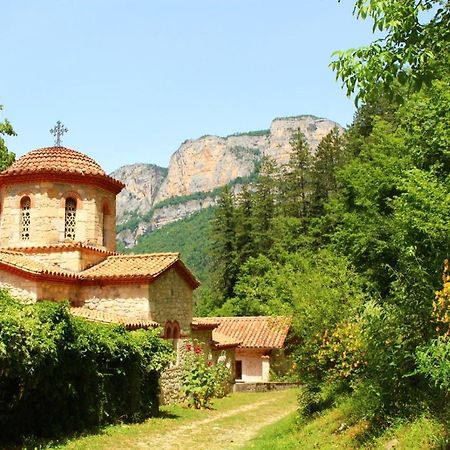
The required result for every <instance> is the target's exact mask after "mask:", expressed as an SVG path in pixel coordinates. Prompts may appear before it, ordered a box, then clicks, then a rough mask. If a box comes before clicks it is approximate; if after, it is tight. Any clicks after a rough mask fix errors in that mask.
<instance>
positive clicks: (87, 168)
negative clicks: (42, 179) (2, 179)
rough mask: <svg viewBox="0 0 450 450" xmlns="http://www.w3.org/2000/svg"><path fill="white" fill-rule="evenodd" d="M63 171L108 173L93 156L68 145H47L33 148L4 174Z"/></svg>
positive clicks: (93, 173) (92, 173)
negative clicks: (67, 146)
mask: <svg viewBox="0 0 450 450" xmlns="http://www.w3.org/2000/svg"><path fill="white" fill-rule="evenodd" d="M50 171H51V172H53V171H55V172H63V173H79V174H83V175H86V174H91V175H106V173H105V171H104V170H103V169H102V168H101V167H100V165H99V164H98V163H97V162H95V161H94V160H93V159H92V158H90V157H89V156H87V155H85V154H84V153H80V152H77V151H76V150H72V149H70V148H66V147H46V148H39V149H37V150H32V151H31V152H28V153H26V154H25V155H24V156H22V157H20V158H19V159H18V160H17V161H15V162H14V163H13V164H12V165H11V166H10V167H8V168H7V169H6V170H4V171H3V173H4V174H17V173H31V172H50Z"/></svg>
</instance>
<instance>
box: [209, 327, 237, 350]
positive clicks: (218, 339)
mask: <svg viewBox="0 0 450 450" xmlns="http://www.w3.org/2000/svg"><path fill="white" fill-rule="evenodd" d="M240 344H242V341H240V340H238V339H234V338H232V337H230V336H227V335H225V334H222V333H219V332H218V331H214V332H213V346H214V348H216V349H222V348H232V347H238V346H239V345H240Z"/></svg>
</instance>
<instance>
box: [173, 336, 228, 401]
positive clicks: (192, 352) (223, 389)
mask: <svg viewBox="0 0 450 450" xmlns="http://www.w3.org/2000/svg"><path fill="white" fill-rule="evenodd" d="M208 356H209V355H206V354H205V352H204V350H203V349H202V347H201V346H200V345H199V344H198V343H187V344H186V357H185V361H184V368H183V373H182V376H181V382H182V390H183V393H184V395H185V396H186V398H187V400H188V405H189V406H191V407H194V408H196V409H200V408H210V407H211V400H212V399H213V398H214V397H224V396H225V395H226V393H227V384H228V381H229V378H230V372H229V369H228V368H227V367H226V365H225V363H224V362H217V363H216V364H213V362H212V360H211V359H210V358H209V357H208Z"/></svg>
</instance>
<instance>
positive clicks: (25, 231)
mask: <svg viewBox="0 0 450 450" xmlns="http://www.w3.org/2000/svg"><path fill="white" fill-rule="evenodd" d="M30 210H31V200H30V197H22V199H21V200H20V237H21V238H22V240H23V241H28V240H29V239H30Z"/></svg>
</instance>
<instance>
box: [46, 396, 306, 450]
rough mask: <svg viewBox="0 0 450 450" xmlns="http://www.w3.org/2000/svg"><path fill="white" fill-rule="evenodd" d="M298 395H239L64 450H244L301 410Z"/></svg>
mask: <svg viewBox="0 0 450 450" xmlns="http://www.w3.org/2000/svg"><path fill="white" fill-rule="evenodd" d="M297 395H298V390H296V389H290V390H286V391H272V392H258V393H253V392H250V393H236V394H233V395H231V396H229V397H226V398H223V399H219V400H217V401H215V403H214V409H212V410H201V411H196V410H191V409H187V408H183V407H181V406H178V405H175V406H164V407H162V408H161V410H162V414H161V417H157V418H153V419H149V420H147V421H146V422H144V423H142V424H135V425H116V426H111V427H107V428H105V429H104V430H103V432H102V433H101V434H97V435H90V436H84V437H80V438H77V439H73V440H70V441H69V442H67V443H66V444H64V445H59V446H57V447H53V448H58V449H65V450H66V449H67V450H69V449H70V450H78V449H86V450H87V449H89V450H100V449H108V450H110V449H117V450H121V449H124V450H125V449H127V450H128V449H151V448H157V449H171V450H177V449H183V450H189V449H196V450H199V449H208V450H218V449H232V448H242V447H243V446H245V445H246V444H247V443H248V442H249V441H250V440H251V439H253V438H254V437H255V436H256V435H257V434H258V433H259V432H260V431H261V430H262V429H263V428H264V427H266V426H268V425H270V424H273V423H275V422H277V421H279V420H281V419H283V418H284V417H286V416H288V415H289V414H291V413H293V412H294V411H295V410H296V408H297Z"/></svg>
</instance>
